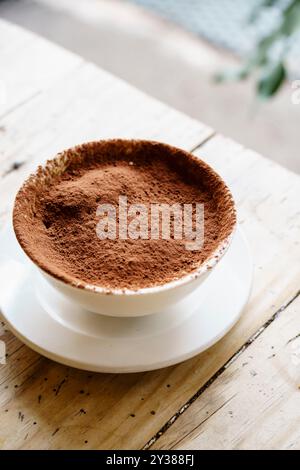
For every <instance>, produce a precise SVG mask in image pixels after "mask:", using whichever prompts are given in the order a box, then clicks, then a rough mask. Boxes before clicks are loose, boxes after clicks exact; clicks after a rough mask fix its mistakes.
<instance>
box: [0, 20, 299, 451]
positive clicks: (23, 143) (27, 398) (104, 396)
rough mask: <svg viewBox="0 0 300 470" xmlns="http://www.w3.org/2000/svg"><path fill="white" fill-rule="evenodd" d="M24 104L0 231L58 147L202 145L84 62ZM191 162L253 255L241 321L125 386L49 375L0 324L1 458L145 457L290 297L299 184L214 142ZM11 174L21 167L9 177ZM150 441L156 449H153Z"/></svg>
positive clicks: (179, 122) (2, 148) (13, 136)
mask: <svg viewBox="0 0 300 470" xmlns="http://www.w3.org/2000/svg"><path fill="white" fill-rule="evenodd" d="M18 31H19V34H21V36H22V34H23V33H22V31H21V30H19V29H18ZM26 34H27V33H26ZM35 40H36V41H39V39H38V38H35ZM56 49H57V48H56V47H55V50H56ZM60 53H61V51H60ZM63 53H64V54H66V55H68V53H67V52H65V51H63ZM53 55H55V54H54V53H53ZM15 60H17V56H15ZM9 67H10V66H9V64H8V65H7V68H9ZM11 67H12V70H14V67H16V65H13V64H12V65H11ZM25 101H26V102H25ZM25 101H23V102H22V103H20V105H19V106H17V107H16V108H15V109H13V110H11V111H10V112H9V113H6V114H5V115H4V116H3V117H2V119H1V120H0V126H1V128H3V129H4V132H3V131H2V132H1V136H0V155H1V164H2V167H1V170H2V171H1V172H2V178H1V181H0V192H1V200H0V222H1V223H4V222H5V220H6V219H7V217H8V215H9V210H10V205H11V202H12V200H13V197H14V194H15V191H16V189H17V187H18V186H19V184H20V183H21V181H22V180H23V178H24V177H25V175H27V174H28V172H29V171H30V170H31V168H32V166H33V165H36V162H37V161H43V160H45V159H46V158H49V157H51V156H52V155H53V154H55V153H56V152H57V151H59V150H61V149H62V148H65V147H67V146H70V145H74V144H76V143H79V142H81V141H87V140H91V139H98V138H103V137H116V136H122V137H136V138H137V137H141V138H151V139H157V140H161V141H165V142H169V143H171V144H174V145H178V146H180V147H183V148H186V149H190V150H191V149H192V148H194V147H195V146H197V145H198V144H201V142H204V141H205V140H206V139H208V138H209V137H210V136H211V135H212V130H211V129H210V128H209V127H207V126H205V125H203V124H201V123H198V122H196V121H194V120H192V119H190V118H188V117H186V116H184V115H182V114H181V113H178V112H177V111H174V110H172V109H170V108H168V107H167V106H165V105H163V104H161V103H159V102H158V101H156V100H153V99H151V98H149V97H147V96H146V95H144V94H143V93H141V92H139V91H137V90H135V89H134V88H132V87H131V86H129V85H127V84H125V83H124V82H122V81H121V80H118V79H116V78H114V77H112V76H111V75H109V74H108V73H106V72H103V71H101V70H99V69H98V68H96V67H95V66H93V65H91V64H86V63H81V64H79V65H76V71H75V70H69V72H66V73H65V74H64V76H63V77H61V79H58V78H55V80H54V83H53V85H52V86H47V87H46V88H45V89H43V90H42V91H41V92H40V93H39V94H37V95H36V96H33V97H31V99H29V100H25ZM197 153H200V154H201V155H202V156H203V158H204V159H206V160H207V161H208V162H210V163H211V164H213V166H214V167H215V168H216V169H217V170H218V171H219V172H220V173H221V174H222V175H223V176H224V178H225V179H226V180H227V181H228V183H229V184H230V185H231V187H232V190H233V192H234V195H235V197H236V199H237V202H238V206H239V211H240V221H241V223H242V225H243V227H244V229H245V232H246V234H247V237H248V239H249V242H250V245H251V249H252V252H253V253H254V257H255V281H254V287H253V293H252V296H251V300H250V302H249V305H248V307H247V309H246V311H245V313H244V315H243V317H242V318H241V320H240V322H239V323H238V324H237V325H236V327H235V328H234V329H233V330H232V331H231V332H230V333H229V334H228V335H227V336H226V337H225V338H224V339H223V340H221V341H220V342H219V343H218V344H216V345H215V346H214V347H213V348H211V349H210V350H208V351H206V352H205V353H203V354H201V355H199V356H197V357H195V358H193V359H191V360H189V361H187V362H185V363H182V364H179V365H177V366H174V367H169V368H167V369H163V370H160V371H154V372H149V373H141V374H129V375H113V374H89V373H87V372H82V371H79V370H75V369H72V368H68V367H64V366H62V365H59V364H56V363H54V362H52V361H50V360H47V359H45V358H42V357H41V356H39V355H38V354H36V353H35V352H33V351H31V350H30V349H29V348H27V347H26V346H24V345H22V344H21V343H20V342H19V341H18V340H17V339H16V338H14V337H13V335H12V334H11V333H9V332H8V331H7V330H6V328H5V325H2V327H1V330H0V339H2V340H4V341H5V342H6V344H7V353H8V357H7V364H6V365H2V366H1V365H0V419H1V424H2V423H3V425H1V427H0V448H3V449H10V448H13V449H22V448H24V449H30V448H35V449H38V448H41V449H45V448H51V449H60V448H66V449H70V448H80V449H85V448H94V449H95V448H96V449H120V448H129V449H137V448H141V447H143V446H145V444H146V443H147V442H148V441H149V440H151V439H152V438H153V436H155V435H156V433H158V432H159V430H160V429H161V428H162V427H163V426H164V425H165V423H169V424H168V426H170V423H171V422H170V421H169V420H170V418H172V417H174V416H175V417H176V416H177V414H178V413H179V410H181V409H182V407H183V406H184V405H185V404H186V403H188V404H189V403H190V402H191V399H192V397H193V396H195V398H196V397H197V393H198V392H199V390H201V388H202V387H203V386H204V385H205V384H206V383H207V382H208V381H209V380H210V379H211V377H212V376H213V375H214V374H216V373H217V372H218V371H219V370H220V369H222V367H223V365H224V364H225V363H226V362H227V361H228V360H229V359H230V357H231V356H233V355H234V354H235V353H236V351H238V350H239V349H240V348H242V347H243V345H244V343H245V342H246V341H247V339H248V338H249V337H250V336H251V335H253V334H254V333H255V331H257V329H259V328H260V327H261V325H263V324H264V323H265V322H266V321H268V319H269V318H271V317H272V315H274V313H275V312H276V311H277V310H279V309H280V308H281V307H282V306H283V305H284V304H286V303H288V302H289V300H290V299H291V298H292V297H293V296H294V295H295V292H296V290H297V288H298V283H299V206H298V201H299V196H300V194H299V191H300V188H299V177H297V176H296V175H294V174H292V173H290V172H287V171H286V170H284V169H283V168H281V167H278V166H277V165H274V164H272V163H271V162H269V161H268V160H265V159H263V158H262V157H260V156H259V155H257V154H255V153H254V152H251V151H249V150H246V149H244V148H243V147H242V146H240V145H238V144H236V143H234V142H232V141H231V140H230V139H226V138H224V137H222V136H215V137H213V138H211V139H210V140H209V141H208V143H207V144H205V145H203V147H200V149H199V152H197ZM33 162H34V163H33ZM15 163H23V164H22V165H21V166H19V167H18V165H16V166H17V168H16V169H14V164H15ZM283 272H284V273H285V275H284V276H282V273H283ZM230 367H231V366H230ZM230 367H228V370H230ZM220 377H222V376H220ZM210 388H211V387H209V388H208V392H207V393H209V389H210ZM195 403H197V400H196V402H195ZM183 416H184V415H183ZM180 419H181V418H179V419H178V420H177V422H179V421H180ZM177 422H175V424H173V426H171V427H169V430H168V431H167V432H166V433H165V434H164V435H165V436H167V435H168V433H170V432H171V430H172V428H174V429H175V425H176V429H178V428H177V424H176V423H177ZM177 432H178V431H177ZM151 442H152V441H151ZM160 442H163V441H162V438H161V439H158V440H157V441H156V445H157V446H159V445H160ZM166 442H168V441H166ZM170 442H171V441H170ZM172 442H173V441H172Z"/></svg>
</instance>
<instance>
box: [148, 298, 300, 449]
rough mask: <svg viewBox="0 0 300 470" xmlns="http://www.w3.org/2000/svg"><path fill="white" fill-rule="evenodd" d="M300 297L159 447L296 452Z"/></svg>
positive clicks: (299, 435) (299, 397)
mask: <svg viewBox="0 0 300 470" xmlns="http://www.w3.org/2000/svg"><path fill="white" fill-rule="evenodd" d="M299 314H300V296H298V298H297V299H296V300H295V301H294V302H292V303H291V305H290V306H289V307H287V309H286V310H284V311H283V312H281V313H280V315H279V316H278V317H277V318H276V319H275V320H274V321H273V323H272V324H271V325H270V326H269V327H268V328H266V329H265V330H264V332H263V333H262V334H261V336H260V337H259V338H257V340H256V341H255V342H253V343H252V344H251V345H250V346H249V347H248V348H247V349H246V350H245V351H244V353H243V354H241V355H240V357H239V358H238V359H237V360H236V361H235V362H234V363H233V364H231V365H230V367H228V368H227V369H226V371H225V372H224V373H223V374H222V375H221V376H220V377H219V378H218V379H217V380H216V381H215V382H214V383H213V385H211V386H210V387H209V389H207V390H206V391H204V393H203V394H202V395H201V396H200V397H199V398H198V399H197V400H196V401H195V402H194V403H193V404H192V405H191V406H190V408H189V409H188V410H187V411H186V412H185V413H184V414H183V415H182V416H181V417H180V418H179V419H178V421H177V422H176V423H175V424H174V425H173V426H172V427H171V428H170V430H169V431H168V432H166V433H165V434H164V435H163V436H162V438H161V439H159V441H158V442H157V445H156V446H155V447H156V448H175V449H259V450H260V449H273V450H274V449H298V450H299V449H300V367H299V366H300V321H299Z"/></svg>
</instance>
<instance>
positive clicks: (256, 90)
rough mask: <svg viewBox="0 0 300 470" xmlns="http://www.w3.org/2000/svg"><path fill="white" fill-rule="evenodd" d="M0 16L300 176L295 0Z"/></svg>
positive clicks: (87, 1)
mask: <svg viewBox="0 0 300 470" xmlns="http://www.w3.org/2000/svg"><path fill="white" fill-rule="evenodd" d="M0 17H1V18H4V19H5V20H8V21H11V22H13V23H16V24H18V25H20V26H22V27H24V28H27V29H29V30H31V31H33V32H35V33H38V34H40V35H42V36H44V37H46V38H48V39H50V40H51V41H53V42H56V43H58V44H60V45H61V46H63V47H65V48H67V49H69V50H72V51H74V52H76V53H78V54H80V55H82V56H83V57H84V58H85V59H88V60H90V61H92V62H94V63H96V64H98V65H99V66H100V67H102V68H104V69H106V70H107V71H110V72H112V73H113V74H115V75H117V76H119V77H121V78H123V79H124V80H126V81H128V82H130V83H131V84H133V85H135V86H136V87H138V88H140V89H142V90H143V91H145V92H146V93H148V94H150V95H152V96H154V97H156V98H158V99H160V100H161V101H164V102H165V103H168V104H170V105H171V106H173V107H175V108H177V109H179V110H181V111H183V112H185V113H186V114H188V115H190V116H192V117H194V118H197V119H199V120H201V121H203V122H205V123H206V124H208V125H210V126H212V127H213V128H214V129H215V130H216V131H217V132H221V133H224V134H226V135H227V136H230V137H232V138H233V139H235V140H237V141H239V142H241V143H242V144H244V145H245V146H248V147H251V148H253V149H255V150H256V151H258V152H259V153H261V154H262V155H265V156H266V157H268V158H271V159H273V160H274V161H277V162H279V163H280V164H282V165H284V166H285V167H287V168H289V169H291V170H293V171H296V172H300V155H299V150H298V148H299V142H300V126H299V124H300V93H298V96H299V99H298V98H297V97H296V91H297V87H298V86H299V89H300V82H297V81H296V80H297V78H298V79H300V0H293V1H291V0H248V1H247V2H246V1H245V0H209V1H205V0H0ZM3 39H4V38H3ZM3 39H1V38H0V41H1V40H3ZM0 66H1V64H0ZM241 79H242V80H241ZM293 87H294V88H293Z"/></svg>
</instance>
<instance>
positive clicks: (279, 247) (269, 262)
mask: <svg viewBox="0 0 300 470" xmlns="http://www.w3.org/2000/svg"><path fill="white" fill-rule="evenodd" d="M198 153H200V154H201V156H202V158H203V159H205V160H206V161H207V162H208V163H210V164H212V165H213V166H214V167H215V168H216V169H217V171H218V172H219V173H220V174H221V175H222V176H223V178H224V179H225V180H226V181H227V183H228V185H229V186H230V187H231V189H232V192H233V194H234V196H235V199H236V201H237V206H238V213H239V220H240V223H241V224H242V227H243V229H244V231H245V233H246V235H247V239H248V241H249V244H250V248H251V251H252V253H253V257H254V282H253V288H252V294H251V297H250V300H249V302H248V305H247V307H246V309H245V311H244V313H243V316H242V318H241V319H240V321H239V322H238V323H237V324H236V326H235V327H234V328H233V330H232V331H231V333H229V334H228V335H227V336H226V337H225V338H224V339H223V340H221V341H220V342H219V343H218V344H217V345H215V346H214V347H213V348H211V349H210V350H209V351H208V352H207V353H204V354H203V355H202V358H203V371H204V370H206V369H208V370H209V373H208V374H205V373H204V378H205V380H208V379H209V376H212V375H213V374H214V373H215V372H216V371H217V370H218V368H217V367H216V366H217V364H218V366H219V369H220V368H221V366H222V364H224V363H225V362H226V361H227V360H228V359H229V358H230V357H231V356H232V355H233V354H234V351H237V350H238V349H239V348H241V347H242V345H243V344H244V343H245V342H246V341H247V340H248V338H250V337H251V335H253V334H255V332H256V331H259V329H260V327H262V326H263V325H264V324H265V323H266V322H268V320H269V319H270V318H271V317H272V315H274V314H275V313H276V312H277V311H280V309H281V308H283V306H284V305H286V304H288V303H289V301H290V300H291V299H292V298H293V297H294V296H295V295H296V294H297V292H298V290H299V285H300V282H299V281H300V244H299V240H300V211H299V200H300V178H299V176H297V175H294V174H293V173H290V172H289V171H288V170H285V169H283V168H282V167H280V166H278V165H276V164H274V163H272V162H270V161H269V160H267V159H264V158H262V157H261V156H259V155H257V154H256V153H255V152H252V151H250V150H248V149H244V148H243V147H242V146H241V145H239V144H236V143H235V142H233V141H231V140H230V139H227V138H224V137H223V136H216V137H214V138H213V139H211V140H210V141H209V142H208V143H207V144H205V145H204V146H203V147H202V148H201V150H199V152H198ZM244 354H245V355H246V354H247V353H246V352H245V353H244ZM228 370H230V367H229V368H228ZM221 377H222V376H221ZM205 380H203V378H202V377H201V378H200V380H199V382H198V383H199V385H200V387H199V389H200V388H201V385H203V384H204V383H205ZM220 380H222V379H221V378H220ZM240 385H241V387H242V383H241V384H240ZM210 389H211V387H209V390H210ZM208 393H209V392H208ZM199 400H200V399H199ZM197 401H198V400H197ZM197 401H196V403H197ZM200 403H201V401H200ZM199 406H200V405H199ZM186 413H187V412H186ZM184 416H185V413H184V414H183V417H182V418H179V419H178V421H177V423H176V425H175V424H173V426H172V427H171V428H170V429H169V431H168V432H166V433H165V434H164V436H163V437H162V438H160V439H158V440H157V442H156V443H155V444H154V445H153V447H154V448H165V447H166V446H167V447H168V446H169V445H171V442H175V441H176V440H177V436H178V435H179V434H180V432H179V430H180V429H181V426H183V424H182V423H183V420H184ZM195 419H196V418H195ZM199 422H200V421H199ZM241 425H242V423H241ZM183 432H184V431H183Z"/></svg>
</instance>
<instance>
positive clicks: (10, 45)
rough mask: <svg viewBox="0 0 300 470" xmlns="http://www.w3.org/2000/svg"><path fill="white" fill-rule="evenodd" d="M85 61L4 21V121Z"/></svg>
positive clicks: (0, 98)
mask: <svg viewBox="0 0 300 470" xmlns="http://www.w3.org/2000/svg"><path fill="white" fill-rule="evenodd" d="M82 61H83V60H82V58H81V57H79V56H76V55H75V54H72V53H71V52H67V51H66V50H64V49H62V48H61V47H58V46H55V45H54V44H52V43H51V42H49V41H47V40H45V39H42V38H40V37H38V36H36V35H35V34H33V33H30V32H29V31H25V30H24V29H22V28H20V27H18V26H16V25H12V24H10V23H7V22H5V21H3V20H1V19H0V63H1V72H0V118H1V117H2V116H3V115H5V114H7V113H9V112H11V111H12V110H13V109H15V108H16V107H17V106H18V105H20V104H21V103H24V102H26V101H27V100H30V99H31V98H33V97H34V96H36V95H38V94H39V93H40V92H41V91H43V90H45V89H47V88H48V87H49V86H52V85H53V83H54V82H55V81H56V80H58V79H60V78H62V77H63V76H64V75H65V74H66V73H68V72H70V71H71V70H74V71H75V70H76V68H77V67H78V66H79V64H81V63H82ZM1 126H2V125H1ZM1 129H2V132H3V127H1ZM0 138H1V134H0Z"/></svg>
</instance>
